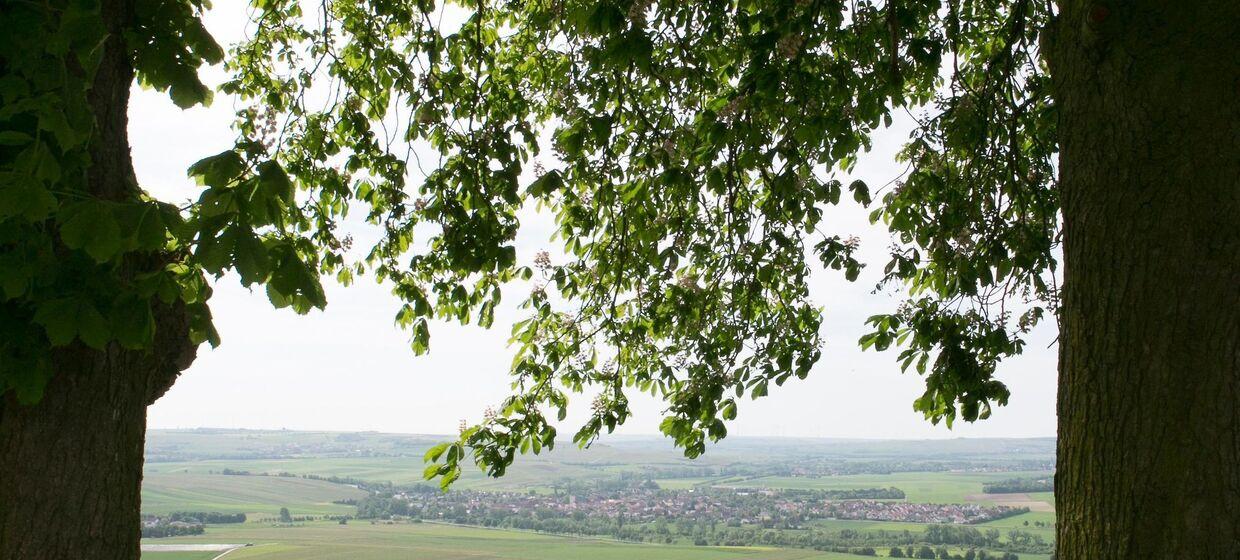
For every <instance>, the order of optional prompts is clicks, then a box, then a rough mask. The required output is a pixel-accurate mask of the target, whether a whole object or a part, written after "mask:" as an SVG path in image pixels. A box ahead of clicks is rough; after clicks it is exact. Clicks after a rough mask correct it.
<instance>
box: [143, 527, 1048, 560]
mask: <svg viewBox="0 0 1240 560" xmlns="http://www.w3.org/2000/svg"><path fill="white" fill-rule="evenodd" d="M159 542H160V543H161V544H173V543H205V542H247V543H252V544H254V546H251V547H247V548H243V549H238V550H236V551H233V552H231V553H229V554H228V556H227V557H225V558H226V560H246V559H251V558H252V559H259V560H310V559H313V560H391V559H394V558H409V559H428V560H429V559H432V558H433V559H435V560H466V559H471V560H492V559H493V560H633V559H634V558H643V559H648V560H717V559H718V560H725V559H737V560H742V559H746V560H750V559H751V560H859V559H860V558H862V557H860V556H855V555H852V554H840V553H832V552H817V551H812V550H799V549H777V548H762V547H704V546H675V545H652V544H633V543H622V542H618V541H613V540H607V539H589V538H576V537H558V536H552V535H541V534H534V533H525V532H519V531H501V530H493V529H481V528H475V527H458V526H453V525H442V524H437V523H412V524H397V525H383V524H375V525H372V524H370V523H368V522H363V521H353V522H351V523H349V524H348V525H339V524H336V523H331V522H315V523H307V524H304V525H302V526H295V527H272V526H267V525H263V524H257V523H246V524H244V525H231V526H230V525H220V526H211V527H210V529H209V532H208V534H206V535H201V536H196V537H176V538H169V539H159ZM169 554H184V553H157V554H150V553H147V554H144V555H143V560H165V559H169V560H171V559H174V558H176V559H178V560H180V559H179V557H174V556H168V555H169ZM195 554H198V553H195ZM185 558H186V559H187V560H188V559H189V558H191V557H185ZM1022 558H1031V559H1033V560H1039V559H1038V557H1035V556H1032V555H1030V556H1022Z"/></svg>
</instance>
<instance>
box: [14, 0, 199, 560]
mask: <svg viewBox="0 0 1240 560" xmlns="http://www.w3.org/2000/svg"><path fill="white" fill-rule="evenodd" d="M130 9H131V4H130V2H128V0H104V2H103V6H102V10H103V14H104V19H105V21H106V24H107V26H108V28H109V29H110V30H111V31H112V35H111V37H110V38H109V39H108V41H107V42H106V44H105V54H104V56H103V60H102V62H101V64H100V68H99V70H98V74H97V75H96V77H95V82H94V84H93V87H92V90H91V92H90V102H91V105H92V109H93V111H94V113H95V117H96V125H97V133H98V136H97V137H96V138H95V139H94V140H93V142H92V148H91V159H92V162H93V165H92V167H91V170H90V172H89V184H90V188H91V190H92V194H93V195H94V196H97V197H100V198H104V199H109V200H125V199H127V198H132V197H136V196H137V193H138V191H137V182H136V180H135V177H134V172H133V165H132V162H131V160H130V154H129V141H128V134H127V131H126V129H127V126H128V119H127V116H126V113H127V111H128V104H129V88H130V86H131V85H132V83H133V68H132V64H131V62H130V60H129V55H128V53H127V49H126V48H125V46H124V44H123V42H122V39H121V34H120V30H121V29H122V28H123V27H122V26H123V25H125V23H126V22H127V21H129V18H130V17H131V12H130ZM157 260H158V259H146V260H145V261H140V260H132V261H130V262H127V263H126V264H125V267H126V269H127V270H129V272H130V273H137V272H141V271H142V270H144V269H149V268H150V267H153V266H159V263H158V262H151V261H157ZM155 315H156V328H157V331H156V332H157V334H156V340H155V344H154V349H153V350H151V351H133V350H122V349H120V348H118V347H110V348H107V349H105V350H103V351H97V350H91V349H88V348H85V347H80V346H79V347H71V348H66V349H60V350H57V351H55V352H54V353H53V356H52V367H53V370H54V377H53V378H52V379H51V381H50V382H49V383H48V386H47V389H46V392H45V393H44V396H43V399H42V400H41V401H40V402H39V403H38V404H37V405H34V406H23V405H19V404H18V403H17V402H16V401H15V400H14V399H13V397H12V395H11V394H10V395H9V396H7V397H0V399H2V400H0V560H10V559H12V560H16V559H21V560H41V559H49V560H51V559H58V560H63V559H68V558H72V559H87V560H94V559H99V560H103V559H107V560H122V559H124V560H136V559H137V558H138V556H139V551H138V541H139V528H140V519H139V513H140V501H141V493H140V491H141V482H142V462H143V440H144V438H145V435H146V407H147V405H148V404H150V403H151V402H153V401H154V400H155V399H156V398H158V397H159V396H161V395H162V394H163V393H164V392H165V391H167V390H168V388H169V387H171V385H172V383H173V382H174V381H175V380H176V377H177V375H178V374H179V373H180V372H181V371H182V370H183V369H185V368H186V367H188V366H189V364H190V362H192V361H193V358H194V352H195V345H193V344H191V343H190V341H189V339H188V331H187V325H186V319H185V313H184V310H183V308H180V307H163V308H156V309H155Z"/></svg>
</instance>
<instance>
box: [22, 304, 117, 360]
mask: <svg viewBox="0 0 1240 560" xmlns="http://www.w3.org/2000/svg"><path fill="white" fill-rule="evenodd" d="M34 321H35V322H36V323H38V324H40V325H42V326H43V329H44V331H45V332H46V333H47V339H48V341H49V342H51V343H52V345H53V346H65V345H67V344H69V343H70V342H73V339H75V338H79V339H81V340H82V342H84V343H86V344H87V345H88V346H91V347H93V348H103V346H104V345H105V344H107V343H108V340H109V339H110V338H111V333H110V331H109V329H108V322H107V320H106V319H104V318H103V315H101V314H100V313H99V310H98V309H96V308H95V306H94V304H92V303H90V302H89V301H86V300H85V299H82V298H81V297H66V298H59V299H53V300H48V301H45V302H43V303H42V304H40V305H39V308H38V310H37V311H35V315H34Z"/></svg>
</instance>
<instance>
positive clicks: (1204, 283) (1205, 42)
mask: <svg viewBox="0 0 1240 560" xmlns="http://www.w3.org/2000/svg"><path fill="white" fill-rule="evenodd" d="M1060 6H1061V8H1062V10H1061V12H1060V19H1059V21H1058V22H1057V29H1056V30H1055V32H1054V35H1053V39H1052V40H1051V42H1050V45H1049V52H1048V53H1047V54H1048V56H1049V60H1050V65H1051V74H1052V76H1053V79H1054V83H1055V88H1056V96H1057V101H1058V103H1059V107H1060V111H1061V114H1060V142H1061V144H1060V150H1061V151H1060V170H1061V181H1060V184H1061V189H1062V191H1061V192H1062V197H1063V217H1064V260H1065V272H1064V292H1063V309H1062V315H1061V332H1060V364H1059V368H1060V380H1059V403H1058V408H1059V444H1058V445H1059V452H1058V472H1057V474H1056V480H1055V485H1056V488H1055V490H1056V509H1057V511H1058V556H1059V558H1061V559H1091V560H1092V559H1115V560H1120V559H1131V558H1142V559H1164V558H1167V559H1170V558H1174V559H1196V558H1210V559H1218V558H1240V408H1237V404H1238V403H1240V99H1238V96H1240V32H1238V31H1237V30H1238V29H1240V2H1236V1H1235V0H1201V1H1193V2H1165V1H1163V0H1134V1H1128V2H1121V1H1115V2H1107V3H1102V2H1089V1H1081V0H1066V1H1061V2H1060Z"/></svg>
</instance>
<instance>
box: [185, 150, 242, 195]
mask: <svg viewBox="0 0 1240 560" xmlns="http://www.w3.org/2000/svg"><path fill="white" fill-rule="evenodd" d="M244 171H245V160H243V159H241V154H238V153H237V152H235V151H233V150H227V151H223V152H220V153H218V154H215V155H213V156H210V157H205V158H202V159H200V160H198V161H197V162H195V163H194V164H193V165H191V166H189V170H188V172H187V173H188V175H189V176H190V177H194V178H196V179H197V180H198V182H199V183H200V184H203V185H207V186H210V187H226V186H228V185H229V184H231V183H232V181H233V180H234V179H236V178H237V177H239V176H241V173H242V172H244Z"/></svg>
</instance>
